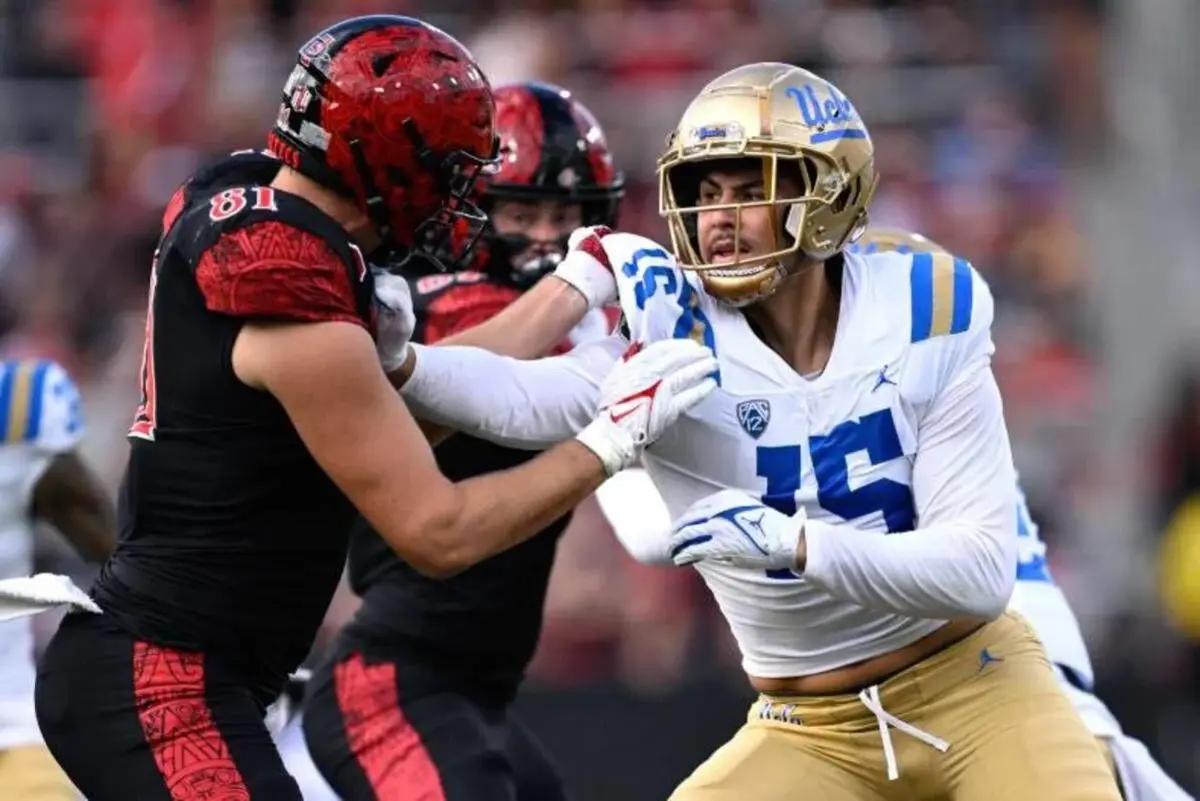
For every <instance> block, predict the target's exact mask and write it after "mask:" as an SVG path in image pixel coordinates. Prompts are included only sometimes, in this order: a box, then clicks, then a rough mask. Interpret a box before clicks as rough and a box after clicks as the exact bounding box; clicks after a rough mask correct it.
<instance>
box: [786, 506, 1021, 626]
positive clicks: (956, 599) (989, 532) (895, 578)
mask: <svg viewBox="0 0 1200 801" xmlns="http://www.w3.org/2000/svg"><path fill="white" fill-rule="evenodd" d="M1004 525H1005V524H1004V523H997V522H993V523H991V524H987V525H980V524H978V523H974V524H969V523H946V524H942V525H934V526H929V527H925V528H919V529H916V530H914V531H907V532H901V533H895V534H879V533H874V532H864V531H861V530H859V529H856V528H854V527H852V526H847V525H831V524H828V523H823V522H819V521H812V520H810V521H808V522H807V523H806V524H805V534H804V542H805V564H804V566H803V567H804V576H805V578H807V579H808V580H810V581H812V582H813V583H815V584H818V585H820V586H821V587H823V588H824V589H826V590H827V591H828V592H829V593H830V594H831V595H833V596H835V597H838V598H841V599H843V600H847V601H853V602H854V603H857V604H859V605H861V606H864V607H869V608H873V609H886V610H888V611H891V612H896V613H898V614H902V615H909V616H912V617H922V618H956V617H981V618H987V619H991V618H994V617H997V616H998V615H999V614H1000V613H1001V612H1003V611H1004V608H1005V606H1006V605H1007V604H1008V599H1009V596H1010V595H1011V594H1012V587H1013V582H1014V580H1015V576H1016V549H1015V544H1013V545H1012V546H1010V544H1009V542H1008V540H1009V539H1011V537H1010V536H1009V532H1011V531H1012V530H1013V529H1011V528H1009V529H1007V530H1006V529H1004V528H1003V526H1004ZM1014 525H1015V521H1014Z"/></svg>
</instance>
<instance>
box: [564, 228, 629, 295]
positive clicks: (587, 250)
mask: <svg viewBox="0 0 1200 801" xmlns="http://www.w3.org/2000/svg"><path fill="white" fill-rule="evenodd" d="M612 232H613V231H612V229H611V228H608V227H607V226H604V225H592V226H588V227H586V228H576V229H575V230H574V231H573V232H572V233H571V236H570V238H569V239H568V240H567V255H566V256H565V257H563V260H562V261H561V262H559V265H558V267H556V268H554V272H553V273H552V275H554V277H556V278H559V279H561V280H563V281H566V282H567V283H568V284H570V285H571V286H573V287H575V288H576V289H578V290H579V292H580V294H582V295H583V297H584V299H585V300H586V301H587V305H588V309H589V310H590V309H598V308H600V307H601V306H606V305H608V304H610V303H614V302H616V299H617V279H616V278H614V277H613V268H612V260H611V259H610V258H609V255H608V253H607V252H606V251H605V249H604V244H603V242H604V237H606V236H608V235H610V234H612Z"/></svg>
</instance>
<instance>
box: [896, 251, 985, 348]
mask: <svg viewBox="0 0 1200 801" xmlns="http://www.w3.org/2000/svg"><path fill="white" fill-rule="evenodd" d="M911 284H912V341H913V342H921V341H922V340H925V339H929V338H930V337H937V336H945V335H946V334H959V333H962V332H963V331H966V330H967V329H968V328H970V326H971V309H972V308H973V302H974V282H973V279H972V277H971V265H970V264H968V263H967V262H966V261H964V260H963V259H958V258H955V257H954V256H951V255H950V254H949V253H916V254H914V255H913V257H912V276H911Z"/></svg>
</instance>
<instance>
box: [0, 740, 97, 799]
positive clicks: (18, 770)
mask: <svg viewBox="0 0 1200 801" xmlns="http://www.w3.org/2000/svg"><path fill="white" fill-rule="evenodd" d="M0 801H79V793H78V792H76V791H75V788H74V786H72V784H71V782H70V780H69V779H68V778H67V775H66V774H65V773H63V772H62V768H60V767H59V766H58V763H57V762H55V761H54V757H52V756H50V752H49V751H48V750H47V749H46V747H45V746H44V745H26V746H20V747H18V748H7V749H0Z"/></svg>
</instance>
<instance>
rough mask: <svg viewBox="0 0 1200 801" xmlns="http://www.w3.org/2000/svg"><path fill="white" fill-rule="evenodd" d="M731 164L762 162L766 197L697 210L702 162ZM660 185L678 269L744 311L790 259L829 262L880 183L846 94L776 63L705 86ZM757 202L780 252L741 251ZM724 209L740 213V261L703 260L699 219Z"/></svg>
mask: <svg viewBox="0 0 1200 801" xmlns="http://www.w3.org/2000/svg"><path fill="white" fill-rule="evenodd" d="M731 158H736V159H754V160H757V161H758V162H759V164H760V165H761V169H762V176H763V191H764V194H765V196H764V199H763V200H754V201H748V202H738V203H726V204H719V205H704V206H701V205H698V203H697V198H698V183H699V174H700V173H701V172H702V168H700V169H697V168H696V165H697V164H701V163H702V162H705V161H713V160H717V159H731ZM781 168H783V169H787V170H788V171H789V175H791V176H793V177H794V178H795V179H796V181H797V182H798V183H799V184H800V189H799V192H798V193H797V194H796V195H795V196H793V197H780V196H779V185H778V184H779V180H778V179H779V175H780V169H781ZM658 179H659V213H660V214H661V215H662V216H664V217H665V218H666V220H667V227H668V229H669V231H670V234H671V244H672V247H673V249H674V250H675V255H676V258H677V259H678V260H679V265H680V266H681V267H683V268H684V269H686V270H694V271H696V272H698V273H699V274H700V276H701V279H702V280H703V281H704V284H705V288H706V289H707V290H708V292H709V293H710V294H712V295H713V296H715V297H717V298H720V299H721V300H724V301H726V302H728V303H731V304H734V305H738V306H740V305H744V304H746V303H752V302H754V301H756V300H760V299H761V298H764V297H766V296H768V295H770V294H771V292H773V291H774V290H775V287H776V286H778V284H779V282H780V281H781V280H782V279H783V277H784V276H785V275H786V274H787V266H786V265H788V264H789V263H791V262H792V261H793V259H792V258H790V257H792V255H793V254H797V253H799V254H802V255H803V256H805V257H807V258H809V259H813V260H815V261H824V260H825V259H828V258H829V257H831V256H833V255H834V254H836V253H838V252H839V251H840V250H841V249H842V248H843V247H845V246H846V244H847V243H849V242H852V241H854V239H855V238H856V237H857V236H858V235H859V234H861V233H862V231H863V229H864V228H865V227H866V224H867V207H868V205H870V202H871V198H872V196H873V195H874V194H875V186H876V184H877V182H878V176H877V175H876V173H875V164H874V148H873V147H872V145H871V137H870V134H868V133H867V129H866V127H865V126H864V125H863V122H862V120H861V119H860V118H859V116H858V113H857V112H856V111H855V110H854V106H853V105H851V103H850V101H849V100H847V99H846V97H845V95H843V94H842V93H841V92H839V91H838V89H837V87H835V86H834V85H833V84H831V83H829V82H828V81H826V80H824V79H823V78H820V77H818V76H816V75H814V74H813V73H811V72H808V71H807V70H802V69H800V68H799V67H793V66H791V65H788V64H776V63H761V64H750V65H747V66H744V67H739V68H737V69H735V70H732V71H730V72H727V73H725V74H724V75H722V76H721V77H719V78H717V79H716V80H714V81H713V82H712V83H710V84H708V86H706V87H704V89H702V90H701V92H700V94H699V95H697V97H696V99H695V100H693V101H692V102H691V104H690V105H689V106H688V108H687V110H686V111H685V112H684V113H683V117H682V118H681V119H680V122H679V125H678V126H677V127H676V129H675V131H674V132H672V133H671V135H670V136H669V137H668V139H667V150H666V152H665V153H664V154H663V155H662V156H661V157H660V158H659V160H658ZM758 206H765V207H768V208H769V209H770V212H771V219H772V225H773V230H775V231H776V233H775V243H774V247H773V248H772V249H771V251H770V252H768V253H761V254H753V255H743V254H742V253H741V248H740V244H741V242H740V234H741V215H742V212H743V210H745V209H748V208H754V207H758ZM721 210H731V211H733V212H734V217H735V230H734V242H735V256H734V260H733V261H730V262H722V263H713V262H707V263H706V262H704V260H703V259H702V258H701V256H700V246H699V242H698V239H697V230H698V220H699V215H700V214H701V213H705V212H712V211H721Z"/></svg>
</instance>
